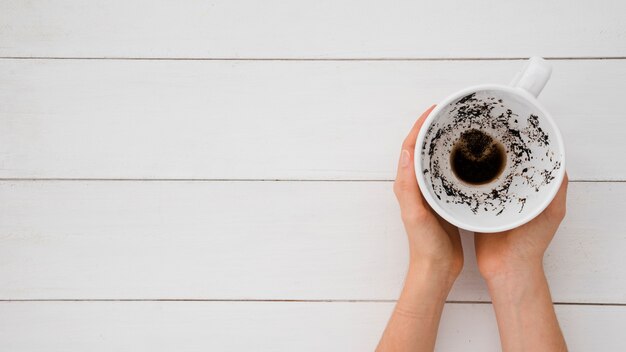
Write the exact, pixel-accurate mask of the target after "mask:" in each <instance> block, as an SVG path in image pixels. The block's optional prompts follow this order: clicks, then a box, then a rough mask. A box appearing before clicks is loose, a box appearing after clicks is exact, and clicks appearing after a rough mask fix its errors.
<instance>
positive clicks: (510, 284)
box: [379, 106, 568, 351]
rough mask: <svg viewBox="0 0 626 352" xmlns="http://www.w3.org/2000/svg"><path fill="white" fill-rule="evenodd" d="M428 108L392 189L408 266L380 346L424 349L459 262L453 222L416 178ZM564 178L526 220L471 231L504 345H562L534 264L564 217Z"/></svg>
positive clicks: (405, 147)
mask: <svg viewBox="0 0 626 352" xmlns="http://www.w3.org/2000/svg"><path fill="white" fill-rule="evenodd" d="M433 108H434V106H433V107H431V108H430V109H428V110H427V111H426V112H424V114H422V116H421V117H420V118H419V119H418V120H417V122H416V123H415V125H414V126H413V128H412V129H411V132H410V133H409V135H408V136H407V137H406V139H405V141H404V143H403V144H402V151H401V154H400V160H399V163H398V173H397V176H396V181H395V183H394V193H395V195H396V197H397V199H398V202H399V204H400V209H401V215H402V221H403V223H404V227H405V229H406V232H407V236H408V242H409V251H410V261H409V263H410V264H409V270H408V274H407V278H406V281H405V287H404V289H403V292H402V295H401V296H400V299H399V300H398V303H397V306H396V309H395V311H394V313H393V315H392V318H391V320H390V321H389V324H388V326H387V329H386V330H385V333H384V334H383V338H382V339H381V342H380V345H379V350H381V351H383V350H384V351H387V350H393V351H399V350H407V351H408V350H411V351H422V350H425V351H432V349H433V348H434V343H435V339H436V331H437V327H438V323H439V318H440V314H441V310H442V309H443V304H444V302H445V298H446V297H447V294H448V292H449V291H450V289H451V287H452V285H453V283H454V281H455V280H456V278H457V277H458V275H459V274H460V272H461V269H462V267H463V249H462V246H461V239H460V235H459V230H458V228H456V227H455V226H453V225H451V224H450V223H448V222H447V221H445V220H444V219H442V218H441V217H440V216H439V215H437V214H436V213H435V212H434V211H433V210H432V209H431V208H430V207H429V205H428V203H427V202H426V201H425V199H424V198H423V197H422V195H421V193H420V189H419V186H418V184H417V181H416V174H415V166H414V162H413V158H414V155H413V154H414V150H415V143H416V138H417V135H418V132H419V130H420V128H421V126H422V124H423V122H424V120H425V118H426V117H427V116H428V114H429V113H430V112H431V111H432V109H433ZM567 184H568V181H567V175H566V176H565V179H564V180H563V182H562V184H561V187H560V189H559V191H558V193H557V195H556V197H555V198H554V200H553V201H552V202H551V204H550V205H549V206H548V207H547V208H546V209H545V210H544V211H543V212H542V213H541V214H540V215H538V216H537V217H535V218H534V219H533V220H531V221H530V222H528V223H526V224H524V225H522V226H520V227H518V228H515V229H512V230H508V231H504V232H500V233H492V234H481V233H476V234H475V235H474V243H475V247H476V257H477V262H478V268H479V271H480V273H481V275H482V277H483V278H484V279H485V281H486V282H487V286H488V288H489V292H490V295H491V297H492V300H493V304H494V309H495V311H496V318H497V321H498V328H499V331H500V337H501V340H502V347H503V350H505V351H518V350H519V351H522V350H541V351H552V350H565V349H566V347H565V342H564V340H563V336H562V334H561V332H560V329H559V327H558V322H557V321H556V316H555V314H554V309H553V307H552V301H551V297H550V293H549V289H548V286H547V281H546V279H545V275H544V273H543V264H542V262H543V256H544V253H545V251H546V249H547V247H548V245H549V244H550V241H551V240H552V238H553V237H554V234H555V232H556V230H557V228H558V227H559V224H560V223H561V221H562V220H563V218H564V216H565V200H566V193H567ZM416 301H419V302H416ZM535 319H538V321H534V320H535ZM546 336H547V337H546ZM533 340H535V341H533Z"/></svg>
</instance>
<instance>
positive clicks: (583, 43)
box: [0, 0, 626, 58]
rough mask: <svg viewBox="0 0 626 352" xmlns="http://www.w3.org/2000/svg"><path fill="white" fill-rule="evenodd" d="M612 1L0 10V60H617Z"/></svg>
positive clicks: (62, 5) (618, 30) (242, 0)
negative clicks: (568, 58)
mask: <svg viewBox="0 0 626 352" xmlns="http://www.w3.org/2000/svg"><path fill="white" fill-rule="evenodd" d="M624 13H626V5H625V3H624V2H623V1H621V0H604V1H602V2H601V4H599V3H597V2H595V1H592V0H575V1H571V0H556V1H550V2H545V1H541V0H526V1H515V2H511V1H505V2H503V1H489V0H481V1H454V0H444V1H410V0H402V1H395V2H393V4H390V3H388V2H386V1H373V0H368V1H359V0H343V1H333V0H321V1H280V0H268V1H262V2H258V1H252V0H235V1H233V0H221V1H215V0H214V1H200V0H195V1H184V2H172V1H167V0H159V1H154V0H153V1H149V0H132V1H129V0H115V1H105V2H99V3H98V4H93V5H89V6H87V5H86V4H85V3H84V1H80V0H56V1H43V0H38V1H20V0H13V1H2V2H0V26H1V27H0V28H2V30H1V31H0V55H2V56H61V57H68V56H70V57H210V58H215V57H218V58H223V57H236V58H249V57H253V58H275V57H281V58H300V57H314V58H346V57H350V58H352V57H360V58H363V57H367V58H380V57H386V58H398V57H527V56H530V55H533V54H539V55H544V56H560V57H572V56H594V57H599V56H624V55H626V44H625V42H624V38H625V34H626V23H625V22H624V21H623V15H624Z"/></svg>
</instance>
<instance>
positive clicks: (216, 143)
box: [0, 0, 626, 351]
mask: <svg viewBox="0 0 626 352" xmlns="http://www.w3.org/2000/svg"><path fill="white" fill-rule="evenodd" d="M625 15H626V3H625V2H624V1H623V0H608V1H602V2H596V1H591V0H574V1H572V0H556V1H550V2H547V1H541V0H526V1H517V2H509V1H488V0H481V1H471V2H470V1H453V0H442V1H431V2H425V1H396V2H389V1H369V0H368V1H363V0H360V1H359V0H344V1H329V0H328V1H327V0H321V1H320V0H318V1H310V0H309V1H291V2H286V1H280V0H266V1H252V0H249V1H245V0H222V1H184V2H175V1H167V0H151V1H148V0H115V1H102V2H86V1H81V0H55V1H43V0H35V1H21V0H15V1H13V0H2V1H0V56H1V59H0V178H1V180H0V300H1V301H0V350H1V351H42V350H44V351H367V350H373V348H374V347H375V344H376V342H377V340H378V338H379V336H380V334H381V332H382V329H383V327H384V325H385V323H386V321H387V318H388V316H389V313H390V311H391V309H392V307H393V304H394V300H395V299H396V297H397V295H398V293H399V290H400V287H401V284H402V279H403V275H404V270H405V267H406V262H407V249H406V245H405V235H404V232H403V230H402V228H401V224H400V221H399V215H398V209H397V206H396V204H395V200H394V197H393V194H392V192H391V183H392V180H393V177H394V170H395V164H396V161H397V157H398V153H399V147H400V143H401V141H402V139H403V137H404V135H405V134H406V132H407V131H408V129H409V127H410V126H411V124H412V122H413V121H414V120H415V118H416V117H417V116H418V114H419V113H420V112H421V111H422V110H424V109H425V108H426V107H428V106H429V105H430V104H432V103H434V102H437V101H438V100H440V99H442V98H443V97H445V96H446V95H447V94H449V93H451V92H453V91H455V90H457V89H460V88H463V87H465V86H468V85H471V84H477V83H488V82H491V83H507V82H508V81H509V80H510V78H511V77H512V75H513V74H514V73H515V72H516V71H517V70H518V69H519V67H520V65H521V64H522V61H521V59H522V58H525V57H528V56H531V55H542V56H545V57H547V58H550V59H551V63H552V65H553V69H554V72H553V76H552V80H551V81H550V82H549V83H548V86H547V87H546V88H545V90H544V92H543V93H542V95H541V97H540V99H541V100H542V101H543V102H544V104H545V105H546V106H547V108H548V109H549V110H550V111H551V112H552V113H553V115H554V116H555V118H556V120H557V123H558V124H559V125H560V126H561V129H562V132H563V134H564V137H565V139H566V146H567V149H568V156H569V160H568V171H569V175H570V179H571V181H572V183H571V185H570V196H569V212H568V216H567V219H566V221H565V223H564V224H563V225H562V227H561V229H560V230H559V233H558V234H557V237H556V238H555V240H554V242H553V244H552V246H551V248H550V249H549V252H548V254H547V257H546V260H545V263H546V270H547V274H548V276H549V281H550V284H551V288H552V293H553V298H554V301H555V302H556V310H557V313H558V316H559V319H560V322H561V325H562V327H563V330H564V333H565V336H566V339H567V341H568V343H569V346H570V348H571V350H572V351H625V350H626V339H625V338H624V332H625V331H626V260H625V258H626V256H625V252H626V206H625V203H624V199H625V198H626V183H624V182H625V181H626V158H625V157H624V155H625V152H626V138H624V131H625V130H626V113H625V112H624V104H625V102H626V96H625V92H626V21H625V20H624V16H625ZM463 241H464V243H463V244H464V247H465V253H466V263H465V268H464V271H463V273H462V276H461V278H460V279H459V280H458V282H457V283H456V286H455V288H454V290H453V292H452V293H451V295H450V297H449V303H448V304H447V305H446V308H445V311H444V317H443V320H442V324H441V329H440V333H439V339H438V342H437V349H438V350H440V351H497V350H499V341H498V335H497V328H496V325H495V319H494V315H493V311H492V307H491V305H490V303H489V300H490V298H489V296H488V295H487V292H486V290H485V286H484V284H483V282H482V280H481V279H480V277H479V275H478V273H477V270H476V263H475V258H474V257H473V243H472V237H471V234H467V233H466V234H464V239H463Z"/></svg>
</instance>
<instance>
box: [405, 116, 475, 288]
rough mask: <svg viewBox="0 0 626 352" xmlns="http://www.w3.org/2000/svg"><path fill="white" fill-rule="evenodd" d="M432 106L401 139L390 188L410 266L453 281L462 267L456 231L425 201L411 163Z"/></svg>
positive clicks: (461, 249) (459, 239) (460, 248)
mask: <svg viewBox="0 0 626 352" xmlns="http://www.w3.org/2000/svg"><path fill="white" fill-rule="evenodd" d="M434 107H435V106H434V105H433V106H432V107H430V108H429V109H428V110H426V111H425V112H424V113H423V114H422V116H420V118H419V119H418V120H417V122H416V123H415V125H414V126H413V128H412V129H411V132H410V133H409V135H408V136H407V137H406V139H405V140H404V143H403V144H402V152H401V154H400V161H399V163H398V174H397V176H396V181H395V183H394V185H393V189H394V193H395V194H396V198H397V199H398V203H399V204H400V209H401V213H402V221H403V223H404V227H405V229H406V233H407V236H408V239H409V250H410V262H411V266H413V267H415V268H416V269H417V270H428V271H430V272H431V273H434V274H436V275H438V277H441V278H443V279H446V280H448V281H449V283H450V284H452V282H454V280H455V279H456V278H457V276H458V275H459V273H460V272H461V269H462V268H463V248H462V247H461V238H460V236H459V230H458V228H456V227H455V226H453V225H452V224H450V223H448V222H447V221H445V220H443V219H442V218H441V217H440V216H439V215H437V214H436V213H435V212H434V211H433V210H432V209H431V208H430V206H429V205H428V203H426V200H425V199H424V198H423V197H422V194H421V193H420V189H419V186H418V184H417V179H416V176H415V164H414V162H413V160H414V155H413V154H414V152H415V141H416V139H417V134H418V132H419V130H420V128H421V127H422V125H423V123H424V120H425V119H426V117H427V116H428V115H429V114H430V112H431V111H432V110H433V108H434ZM418 268H421V269H418Z"/></svg>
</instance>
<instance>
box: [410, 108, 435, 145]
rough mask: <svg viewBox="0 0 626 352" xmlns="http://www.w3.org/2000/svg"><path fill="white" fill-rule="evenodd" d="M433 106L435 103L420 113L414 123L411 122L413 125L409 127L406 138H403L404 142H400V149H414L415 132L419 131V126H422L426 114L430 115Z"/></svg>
mask: <svg viewBox="0 0 626 352" xmlns="http://www.w3.org/2000/svg"><path fill="white" fill-rule="evenodd" d="M435 106H436V105H433V106H431V107H429V108H428V109H427V110H426V111H424V113H422V115H421V116H420V117H419V118H418V119H417V121H415V124H413V127H412V128H411V131H410V132H409V135H408V136H406V138H405V139H404V142H403V143H402V149H408V150H411V151H412V150H414V149H415V141H416V140H417V134H418V133H419V131H420V128H422V125H423V124H424V121H425V120H426V118H427V117H428V115H430V112H431V111H433V109H434V108H435Z"/></svg>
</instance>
